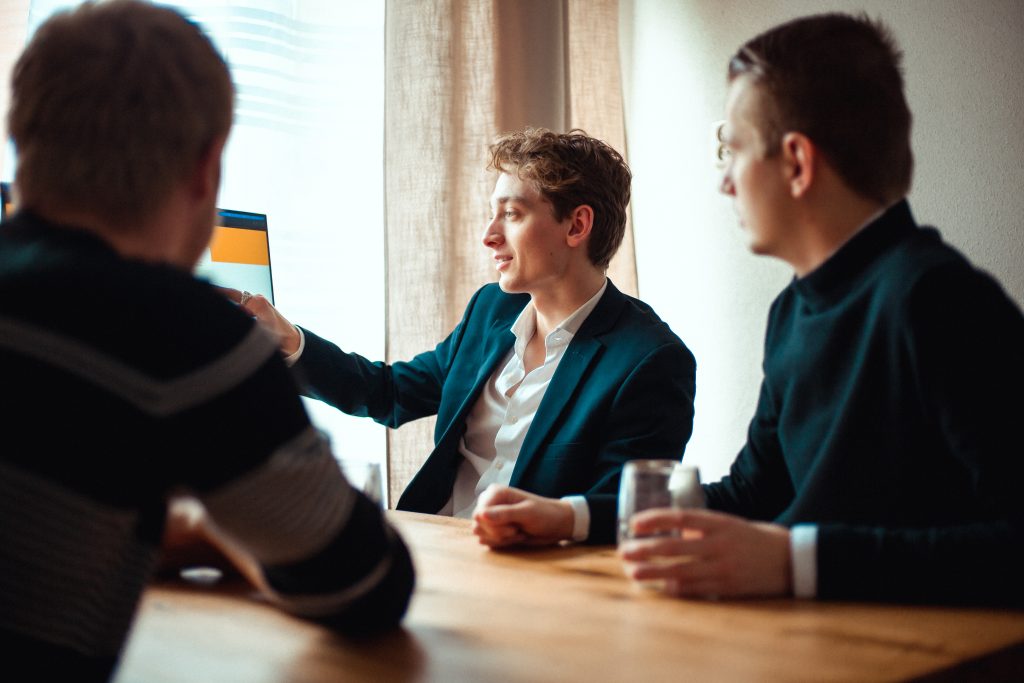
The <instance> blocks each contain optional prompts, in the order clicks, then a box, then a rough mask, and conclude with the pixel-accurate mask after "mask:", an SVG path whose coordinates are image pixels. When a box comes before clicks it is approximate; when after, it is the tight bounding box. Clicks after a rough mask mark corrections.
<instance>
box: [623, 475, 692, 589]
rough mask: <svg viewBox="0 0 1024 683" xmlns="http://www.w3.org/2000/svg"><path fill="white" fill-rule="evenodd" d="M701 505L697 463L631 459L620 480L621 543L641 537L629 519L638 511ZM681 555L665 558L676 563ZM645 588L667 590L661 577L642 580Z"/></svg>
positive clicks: (671, 533) (645, 535) (675, 533)
mask: <svg viewBox="0 0 1024 683" xmlns="http://www.w3.org/2000/svg"><path fill="white" fill-rule="evenodd" d="M695 507H696V508H702V507H704V491H703V489H701V487H700V473H699V471H698V470H697V468H696V467H692V466H690V465H682V464H680V463H679V462H678V461H676V460H631V461H629V462H627V463H626V466H625V467H624V468H623V469H622V480H621V482H620V484H619V534H618V537H619V543H622V542H623V541H626V540H628V539H631V538H640V537H641V535H639V534H636V533H634V532H633V531H632V530H631V529H630V528H629V520H630V519H631V518H632V517H633V515H634V514H636V513H637V512H641V511H643V510H649V509H651V508H676V509H683V508H695ZM662 535H664V536H673V535H678V534H677V532H664V533H661V534H643V535H642V537H651V536H662ZM679 559H680V558H676V559H672V558H665V564H673V563H674V562H677V561H679ZM639 585H640V586H641V587H644V588H650V589H655V590H664V589H665V588H666V585H667V584H666V583H665V582H664V581H661V580H654V581H641V582H639Z"/></svg>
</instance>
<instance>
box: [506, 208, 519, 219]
mask: <svg viewBox="0 0 1024 683" xmlns="http://www.w3.org/2000/svg"><path fill="white" fill-rule="evenodd" d="M518 217H519V212H518V211H513V210H512V209H508V210H506V211H505V218H507V219H509V220H515V219H516V218H518Z"/></svg>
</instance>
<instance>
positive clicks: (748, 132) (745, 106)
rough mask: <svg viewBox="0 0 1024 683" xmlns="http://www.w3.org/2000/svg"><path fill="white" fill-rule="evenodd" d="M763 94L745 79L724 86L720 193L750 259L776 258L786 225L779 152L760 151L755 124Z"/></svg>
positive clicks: (782, 247) (784, 186)
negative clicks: (743, 232) (753, 256)
mask: <svg viewBox="0 0 1024 683" xmlns="http://www.w3.org/2000/svg"><path fill="white" fill-rule="evenodd" d="M762 98H763V95H762V94H761V92H760V91H759V90H758V88H757V86H756V85H755V84H754V82H753V81H751V80H750V78H749V77H745V76H744V77H740V78H737V79H735V80H734V81H733V82H732V85H730V86H729V97H728V100H727V103H726V111H725V128H724V131H723V142H724V144H725V150H726V167H725V171H724V174H723V176H722V184H721V187H720V190H721V192H722V193H723V194H726V195H729V196H730V197H732V198H733V200H734V201H733V203H734V206H735V209H736V213H737V214H738V216H739V220H740V226H741V227H743V229H744V230H746V231H747V234H748V235H749V238H750V249H751V251H753V252H754V253H756V254H770V255H773V256H781V255H782V254H783V253H785V251H786V240H787V236H788V234H789V232H790V230H789V229H790V227H791V225H792V216H791V215H790V213H789V208H790V203H789V202H788V199H789V192H790V191H789V186H788V185H787V183H786V178H785V166H784V164H783V161H782V155H781V154H780V153H779V152H780V150H767V149H765V145H764V141H763V137H762V135H761V133H760V130H759V128H758V125H757V123H758V122H759V121H761V120H762V116H763V112H762V108H763V107H764V103H763V102H762Z"/></svg>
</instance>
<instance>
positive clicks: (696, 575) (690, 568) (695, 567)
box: [625, 558, 721, 584]
mask: <svg viewBox="0 0 1024 683" xmlns="http://www.w3.org/2000/svg"><path fill="white" fill-rule="evenodd" d="M625 571H626V574H627V575H628V576H629V577H630V578H632V579H634V580H636V581H647V580H651V579H674V580H676V581H679V582H681V583H682V584H687V583H695V582H704V581H711V580H716V579H719V578H720V576H721V565H720V563H718V562H715V561H701V560H694V559H692V558H679V560H678V561H677V562H672V563H668V564H666V563H665V562H663V561H662V562H657V563H652V562H630V563H627V564H626V566H625Z"/></svg>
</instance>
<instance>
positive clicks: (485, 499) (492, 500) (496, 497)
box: [475, 484, 508, 514]
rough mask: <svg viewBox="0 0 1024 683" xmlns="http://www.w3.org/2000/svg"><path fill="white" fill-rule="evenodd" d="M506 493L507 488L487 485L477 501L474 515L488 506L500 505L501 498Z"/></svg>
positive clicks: (498, 485)
mask: <svg viewBox="0 0 1024 683" xmlns="http://www.w3.org/2000/svg"><path fill="white" fill-rule="evenodd" d="M506 491H508V487H507V486H501V485H500V484H491V485H489V486H488V487H487V488H485V489H484V492H483V493H481V494H480V497H479V498H478V499H477V502H476V510H475V514H479V513H480V511H481V510H483V509H484V508H486V507H488V506H490V505H497V504H499V503H501V502H502V498H503V497H504V496H505V495H506Z"/></svg>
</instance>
